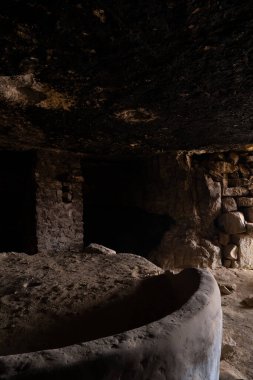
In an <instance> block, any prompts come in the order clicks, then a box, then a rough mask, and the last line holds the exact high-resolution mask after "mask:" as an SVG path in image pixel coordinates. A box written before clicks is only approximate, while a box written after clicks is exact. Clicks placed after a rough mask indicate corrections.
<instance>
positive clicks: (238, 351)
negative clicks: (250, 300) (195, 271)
mask: <svg viewBox="0 0 253 380" xmlns="http://www.w3.org/2000/svg"><path fill="white" fill-rule="evenodd" d="M213 274H214V275H215V278H216V280H217V281H218V284H219V285H223V286H227V287H230V286H232V287H233V288H234V289H232V291H231V292H230V294H229V295H224V296H222V297H221V300H222V309H223V349H225V351H224V350H223V354H225V358H224V359H225V360H226V361H224V360H222V361H221V376H220V380H241V379H243V380H244V379H245V380H251V379H253V362H252V357H253V345H252V336H253V312H252V309H251V308H248V307H246V306H245V305H243V304H242V301H243V300H244V299H246V298H247V297H249V296H250V295H252V283H253V271H252V270H245V269H225V268H220V269H217V270H215V271H213ZM232 375H233V376H234V377H232ZM229 376H230V377H229Z"/></svg>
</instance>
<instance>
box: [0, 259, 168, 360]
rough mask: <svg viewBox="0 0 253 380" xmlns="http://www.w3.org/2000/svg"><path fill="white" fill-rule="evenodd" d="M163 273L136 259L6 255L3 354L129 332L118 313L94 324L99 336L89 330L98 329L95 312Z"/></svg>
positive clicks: (0, 296)
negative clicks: (121, 330)
mask: <svg viewBox="0 0 253 380" xmlns="http://www.w3.org/2000/svg"><path fill="white" fill-rule="evenodd" d="M17 268H19V270H18V271H17ZM161 272H162V270H161V269H160V268H158V267H156V266H155V265H153V264H152V263H150V262H149V261H147V260H146V259H144V258H141V257H139V256H135V255H131V254H119V255H101V254H94V253H91V254H86V253H77V254H69V253H61V254H36V255H34V256H28V255H26V254H21V253H1V254H0V305H1V307H0V354H2V355H3V354H11V353H17V352H24V351H34V350H39V349H42V348H49V347H50V348H53V347H59V346H62V345H67V344H71V343H77V342H79V341H82V340H85V338H86V340H87V339H89V338H95V337H100V336H103V334H105V335H106V334H107V335H108V333H110V332H111V329H112V328H113V329H114V328H115V329H116V332H117V330H118V329H120V328H123V327H122V326H120V324H121V322H120V318H119V316H118V317H117V313H116V312H115V314H114V315H111V316H108V320H103V321H102V320H101V317H100V320H99V317H98V316H97V317H96V318H94V321H95V320H96V319H98V320H97V321H96V322H94V323H97V326H96V331H94V328H92V327H91V328H89V329H87V326H88V325H91V326H92V323H93V321H92V320H90V319H91V317H89V312H91V311H94V310H97V309H98V310H99V308H100V309H101V310H102V309H103V307H105V306H106V305H109V304H113V303H114V304H115V303H116V304H117V302H119V301H120V299H121V298H122V297H124V296H127V295H130V294H132V293H133V292H134V291H135V290H136V289H137V287H138V285H139V284H140V281H141V279H144V278H146V277H149V276H152V275H156V274H159V273H161ZM130 309H131V308H129V310H130ZM101 313H102V312H101ZM105 313H106V311H105ZM116 318H117V319H116ZM122 318H124V316H122ZM122 318H121V320H122ZM110 320H111V322H110ZM110 324H114V327H113V326H110ZM106 329H107V331H106ZM63 331H64V334H63V333H62V332H63ZM100 334H101V335H100ZM10 342H11V344H10Z"/></svg>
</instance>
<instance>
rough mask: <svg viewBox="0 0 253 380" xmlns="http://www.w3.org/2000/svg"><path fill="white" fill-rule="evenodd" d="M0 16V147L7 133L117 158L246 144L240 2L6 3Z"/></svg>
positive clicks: (248, 125)
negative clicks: (4, 85)
mask: <svg viewBox="0 0 253 380" xmlns="http://www.w3.org/2000/svg"><path fill="white" fill-rule="evenodd" d="M0 19H1V38H0V39H1V41H0V42H1V43H0V46H1V49H0V57H1V60H0V61H1V62H0V63H1V65H0V67H1V70H0V74H1V75H2V83H3V82H5V83H7V84H8V86H9V90H8V91H6V89H5V91H3V92H2V94H1V95H2V96H1V129H0V142H1V143H2V144H6V133H8V137H9V139H11V142H10V143H12V144H14V145H17V144H25V145H28V144H30V145H32V144H33V145H37V146H39V145H40V146H45V145H47V146H51V147H65V148H67V149H77V150H78V149H80V150H83V151H85V152H87V153H90V152H92V153H94V152H99V153H101V154H107V153H110V154H113V153H115V152H118V153H120V154H121V153H122V152H123V151H124V152H140V151H141V150H144V151H145V150H146V151H153V152H157V151H158V150H159V151H161V150H167V149H171V148H174V149H176V148H183V149H184V148H193V147H195V148H196V147H201V146H202V147H203V146H210V145H215V144H222V143H224V144H228V143H230V144H238V143H247V144H248V143H251V142H252V141H253V134H252V118H251V112H250V109H251V104H252V93H251V88H252V75H251V72H252V49H251V47H252V4H251V2H250V1H242V2H241V1H239V0H233V1H228V0H222V1H218V0H214V1H212V2H202V1H200V0H197V1H196V0H186V1H181V0H180V1H171V0H170V1H168V2H167V1H166V2H159V3H157V4H156V6H155V7H154V6H153V3H152V2H150V3H147V2H145V1H138V2H134V3H131V2H128V1H125V0H124V1H111V2H109V3H108V1H105V0H102V1H100V2H99V3H94V2H93V1H82V2H78V1H70V0H64V1H62V2H61V3H60V5H59V3H58V2H53V1H51V2H45V3H43V4H40V3H38V2H37V1H35V0H31V1H24V0H8V1H2V2H1V7H0ZM231 57H232V58H231ZM27 74H29V75H30V74H33V76H31V75H30V78H32V80H31V79H29V80H26V81H24V80H17V76H20V75H22V76H25V77H26V76H27ZM23 78H24V77H23ZM26 78H27V77H26ZM24 82H25V83H24ZM20 83H21V84H20ZM21 101H23V103H22V102H21ZM210 131H211V132H210ZM199 136H201V139H200V138H199Z"/></svg>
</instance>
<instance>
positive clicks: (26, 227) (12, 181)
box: [0, 151, 36, 253]
mask: <svg viewBox="0 0 253 380" xmlns="http://www.w3.org/2000/svg"><path fill="white" fill-rule="evenodd" d="M34 160H35V158H34V155H33V154H32V153H30V152H28V153H27V152H9V151H8V152H4V151H3V152H0V173H1V174H0V176H1V181H0V182H1V186H0V208H1V218H0V231H1V234H0V251H3V252H10V251H15V252H26V253H35V252H36V221H35V214H36V210H35V184H34Z"/></svg>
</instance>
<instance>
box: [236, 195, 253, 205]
mask: <svg viewBox="0 0 253 380" xmlns="http://www.w3.org/2000/svg"><path fill="white" fill-rule="evenodd" d="M237 205H238V207H252V206H253V198H249V197H247V198H246V197H241V198H238V199H237Z"/></svg>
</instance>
